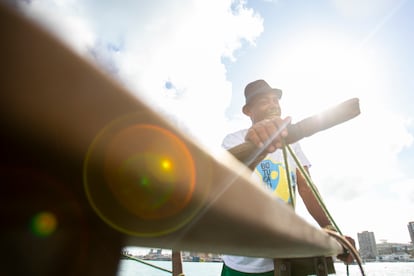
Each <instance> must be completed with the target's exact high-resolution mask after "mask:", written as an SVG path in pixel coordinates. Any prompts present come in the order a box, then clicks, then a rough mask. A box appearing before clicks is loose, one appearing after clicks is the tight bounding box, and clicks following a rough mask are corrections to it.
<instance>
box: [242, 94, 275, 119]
mask: <svg viewBox="0 0 414 276" xmlns="http://www.w3.org/2000/svg"><path fill="white" fill-rule="evenodd" d="M244 112H245V114H246V115H248V116H249V117H250V118H251V120H252V122H253V123H256V122H259V121H261V120H263V119H267V118H272V117H276V116H277V117H280V115H281V113H282V111H281V108H280V105H279V98H278V97H277V95H275V94H274V93H266V94H262V95H259V96H257V97H256V98H254V99H253V101H252V102H251V103H250V104H249V105H247V106H246V110H245V111H244Z"/></svg>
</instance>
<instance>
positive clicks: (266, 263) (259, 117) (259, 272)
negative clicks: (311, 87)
mask: <svg viewBox="0 0 414 276" xmlns="http://www.w3.org/2000/svg"><path fill="white" fill-rule="evenodd" d="M244 95H245V98H246V104H245V105H244V106H243V113H244V114H245V115H247V116H249V117H250V119H251V121H252V126H251V127H250V128H249V129H244V130H240V131H237V132H235V133H232V134H229V135H227V136H226V137H225V138H224V140H223V147H224V148H225V149H231V148H233V147H235V146H237V145H240V144H242V143H244V142H245V141H250V142H252V143H254V144H255V145H256V146H257V147H263V145H264V144H266V142H267V141H268V140H269V137H271V136H272V135H273V134H274V133H275V132H276V131H277V130H278V129H280V128H282V126H283V125H286V124H288V123H289V122H290V118H289V117H288V118H286V119H282V118H281V117H280V116H281V113H282V112H281V107H280V105H279V101H280V99H281V97H282V90H280V89H276V88H272V87H270V85H269V84H268V83H267V82H266V81H264V80H256V81H253V82H251V83H249V84H248V85H247V86H246V88H245V90H244ZM286 135H287V131H286V130H283V131H282V132H281V134H280V135H279V136H278V137H277V138H276V139H273V141H272V142H271V143H270V145H269V146H268V147H267V149H266V151H267V155H266V156H265V157H264V159H263V160H262V161H261V162H260V163H259V164H258V165H257V166H256V167H255V168H254V173H253V178H254V179H256V180H258V181H260V182H261V183H263V184H264V185H266V187H267V188H268V189H269V191H270V192H271V193H272V194H274V195H275V196H276V197H277V198H279V199H282V200H283V201H285V202H287V203H289V204H291V205H292V206H293V205H294V204H293V202H294V191H295V188H296V185H297V187H298V191H299V194H300V196H301V197H302V199H303V201H304V203H305V206H306V208H307V209H308V211H309V212H310V214H311V215H312V216H313V217H314V218H315V220H316V221H317V222H318V224H319V225H320V226H321V227H329V226H330V222H329V219H328V217H327V216H326V214H325V213H324V212H323V210H322V208H321V207H320V205H319V203H318V201H317V199H316V198H315V197H314V195H313V193H312V191H311V190H310V188H309V187H308V186H307V184H306V182H305V180H304V178H303V177H302V175H301V174H300V172H299V171H298V169H297V166H296V163H295V162H294V160H293V159H292V157H290V156H289V157H288V165H289V166H288V167H289V173H286V171H285V165H284V159H283V152H282V150H281V149H280V148H281V145H282V144H281V138H280V137H283V136H286ZM291 147H292V149H293V150H294V152H295V154H296V156H297V157H298V158H299V160H300V162H301V164H302V165H303V166H304V167H305V169H306V170H307V168H308V167H309V166H310V163H309V161H308V159H307V158H306V156H305V155H304V154H303V152H302V150H301V147H300V145H299V144H298V143H294V144H292V145H291ZM288 176H289V177H290V178H291V184H292V186H293V187H291V190H290V191H289V185H288V183H289V181H288V180H287V177H288ZM292 191H293V192H292ZM292 194H293V198H291V195H292ZM223 263H224V264H223V269H222V274H221V275H222V276H235V275H239V276H242V275H250V276H252V275H256V276H273V275H274V260H273V259H266V258H251V257H242V256H229V255H224V256H223ZM332 269H333V265H332V264H331V270H332ZM293 275H296V274H293ZM301 275H302V274H301ZM303 275H306V274H303Z"/></svg>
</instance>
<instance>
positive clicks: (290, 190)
mask: <svg viewBox="0 0 414 276" xmlns="http://www.w3.org/2000/svg"><path fill="white" fill-rule="evenodd" d="M282 151H283V162H284V163H285V172H286V177H287V182H288V187H289V197H290V200H291V202H290V205H292V207H293V209H295V197H294V194H293V187H292V179H291V178H290V170H289V162H288V155H287V151H286V145H285V141H284V140H283V146H282Z"/></svg>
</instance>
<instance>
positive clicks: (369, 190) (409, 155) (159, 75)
mask: <svg viewBox="0 0 414 276" xmlns="http://www.w3.org/2000/svg"><path fill="white" fill-rule="evenodd" d="M19 3H20V5H19V6H20V8H21V10H22V11H23V12H24V13H25V14H27V15H28V16H29V17H31V18H34V19H35V20H36V21H37V22H39V23H40V24H42V25H43V26H45V27H46V28H47V29H49V30H50V31H51V32H53V33H54V34H55V35H56V36H58V37H59V38H60V39H62V40H63V41H65V43H67V45H69V47H71V48H72V49H73V50H74V51H76V52H77V53H78V54H79V55H81V56H83V57H84V58H86V59H88V60H90V61H91V62H93V63H96V64H97V65H98V66H100V67H101V68H102V69H103V70H105V71H107V72H109V73H110V74H111V75H112V77H114V78H116V79H118V80H119V82H120V83H122V84H123V85H125V86H127V87H129V89H130V91H131V93H133V94H134V95H136V96H137V97H139V98H140V99H144V100H148V101H151V104H152V105H153V106H154V107H157V108H161V110H163V111H162V112H164V113H165V116H166V117H168V118H170V120H171V121H172V122H174V123H175V124H176V125H177V126H178V127H180V128H183V129H185V130H186V131H188V132H189V133H190V134H191V135H194V136H195V137H196V138H197V139H199V140H200V142H201V143H204V144H206V145H207V146H208V147H212V148H214V147H219V146H220V144H221V139H222V138H223V137H224V135H225V134H226V133H227V132H228V131H233V130H236V129H238V128H245V127H248V126H249V124H250V122H249V119H248V118H247V117H245V116H244V115H243V114H242V113H241V107H242V105H243V101H244V99H243V89H244V86H245V85H246V84H247V83H248V82H250V81H252V80H255V79H258V78H264V79H266V80H267V81H268V82H269V83H270V84H271V85H272V86H274V87H278V88H280V89H282V90H283V91H284V95H283V98H282V104H283V106H282V108H283V113H284V115H285V116H287V115H289V116H292V118H293V121H298V120H299V119H301V118H304V117H306V116H308V115H312V114H314V113H316V112H318V111H321V110H323V109H324V108H327V107H330V106H332V105H335V104H337V103H339V102H341V101H343V100H346V99H348V98H352V97H358V98H359V99H360V105H361V112H362V113H361V115H360V116H359V117H357V118H355V119H353V120H352V121H349V122H347V123H345V124H343V125H340V126H337V127H335V128H333V129H330V130H326V131H324V132H323V133H319V134H316V135H315V136H313V137H310V138H306V139H304V140H303V141H302V147H303V149H304V150H305V152H306V154H307V155H308V158H309V159H310V160H311V162H312V164H313V166H312V168H311V174H312V177H313V179H314V181H315V183H316V185H317V186H318V187H319V190H320V192H321V194H322V197H323V198H324V199H325V203H326V205H327V206H328V209H329V210H330V211H331V213H332V215H333V217H334V218H335V220H336V222H337V224H338V225H339V226H340V228H341V230H342V232H343V233H345V234H348V235H350V236H352V237H354V238H355V239H356V236H357V233H358V232H361V231H365V230H368V231H373V232H374V233H375V236H376V239H377V242H379V241H380V240H381V239H386V240H388V241H389V242H409V235H408V231H407V223H408V222H409V221H413V220H414V215H413V214H414V186H413V185H414V173H413V170H412V164H413V162H414V149H413V134H414V125H413V118H414V111H413V110H412V104H411V103H412V95H413V94H412V93H411V91H412V90H413V89H414V79H413V78H412V76H411V75H412V72H414V52H413V51H412V49H414V41H413V39H414V36H413V34H412V32H413V31H412V28H411V26H412V25H413V23H414V22H413V19H412V18H413V13H414V3H413V2H412V1H397V0H395V1H393V0H378V1H374V0H364V1H357V0H348V1H346V0H317V1H305V0H294V1H287V0H279V1H270V0H269V1H260V0H256V1H233V2H232V1H224V0H220V1H202V0H185V1H167V0H163V1H160V0H158V1H77V0H60V1H53V0H33V1H21V2H19ZM178 3H179V4H178ZM212 125H214V128H212V127H211V126H212ZM213 129H214V131H213ZM298 213H299V214H300V215H302V216H303V217H304V218H306V219H309V221H310V222H311V223H312V220H311V219H310V218H309V217H308V216H307V215H306V212H305V211H304V210H303V206H302V207H301V206H299V207H298Z"/></svg>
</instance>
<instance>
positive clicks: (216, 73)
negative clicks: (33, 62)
mask: <svg viewBox="0 0 414 276" xmlns="http://www.w3.org/2000/svg"><path fill="white" fill-rule="evenodd" d="M24 6H25V8H26V9H25V10H26V11H27V13H29V14H32V15H33V16H34V17H36V18H38V19H40V20H41V21H42V22H43V23H44V24H46V25H47V26H48V27H49V28H51V30H52V31H53V32H55V33H56V34H58V35H59V36H60V37H62V38H63V39H64V40H65V41H66V42H68V43H69V44H70V45H71V46H73V47H74V48H75V49H76V50H77V51H78V52H80V53H82V54H85V53H90V51H91V49H93V50H94V51H95V52H98V54H97V56H99V57H100V58H101V59H104V60H105V57H104V55H105V54H106V55H110V59H111V60H112V62H110V63H111V65H112V66H115V67H116V70H114V71H116V72H117V74H118V77H119V78H120V79H121V80H122V82H123V83H124V84H125V85H127V86H129V87H130V88H131V90H132V91H134V93H135V94H136V95H137V96H138V97H141V98H144V99H147V100H148V101H151V103H152V104H153V105H154V106H160V107H162V108H163V110H164V112H167V113H168V114H170V116H173V117H176V119H177V120H179V121H180V122H181V124H184V125H186V126H188V129H190V130H191V132H192V133H193V135H196V136H197V137H199V138H200V139H201V140H203V141H204V142H206V143H209V144H211V145H219V144H220V142H221V139H222V137H223V135H224V134H223V132H224V128H225V125H226V119H225V115H224V114H225V110H226V108H227V106H228V105H229V101H230V96H231V83H230V82H228V81H227V80H226V68H225V67H224V65H223V63H222V59H223V58H229V59H234V56H233V53H234V51H235V50H237V49H239V48H240V47H242V45H243V43H250V44H254V41H255V39H256V37H257V36H258V35H260V33H261V32H262V31H263V26H262V25H263V24H262V23H263V22H262V18H260V16H258V15H257V14H255V13H254V12H253V11H252V10H251V9H248V8H246V6H245V3H244V1H235V2H233V1H230V0H227V1H202V0H188V1H181V2H180V5H176V3H175V2H172V1H165V0H164V1H151V2H148V1H124V2H123V3H122V4H120V3H114V2H112V1H99V3H96V4H91V3H89V2H87V3H86V4H85V3H84V2H82V1H76V0H68V1H50V0H44V1H33V2H31V4H29V5H24ZM105 45H106V47H105ZM108 45H111V46H112V48H111V47H109V48H108ZM93 47H95V48H93ZM114 48H115V49H114ZM99 53H100V54H99ZM107 59H108V57H106V60H107ZM107 63H108V62H107ZM167 81H168V82H169V83H170V84H171V85H172V86H173V87H172V88H173V89H167V88H166V82H167ZM212 124H214V125H215V130H214V133H213V132H212V131H211V125H212Z"/></svg>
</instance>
